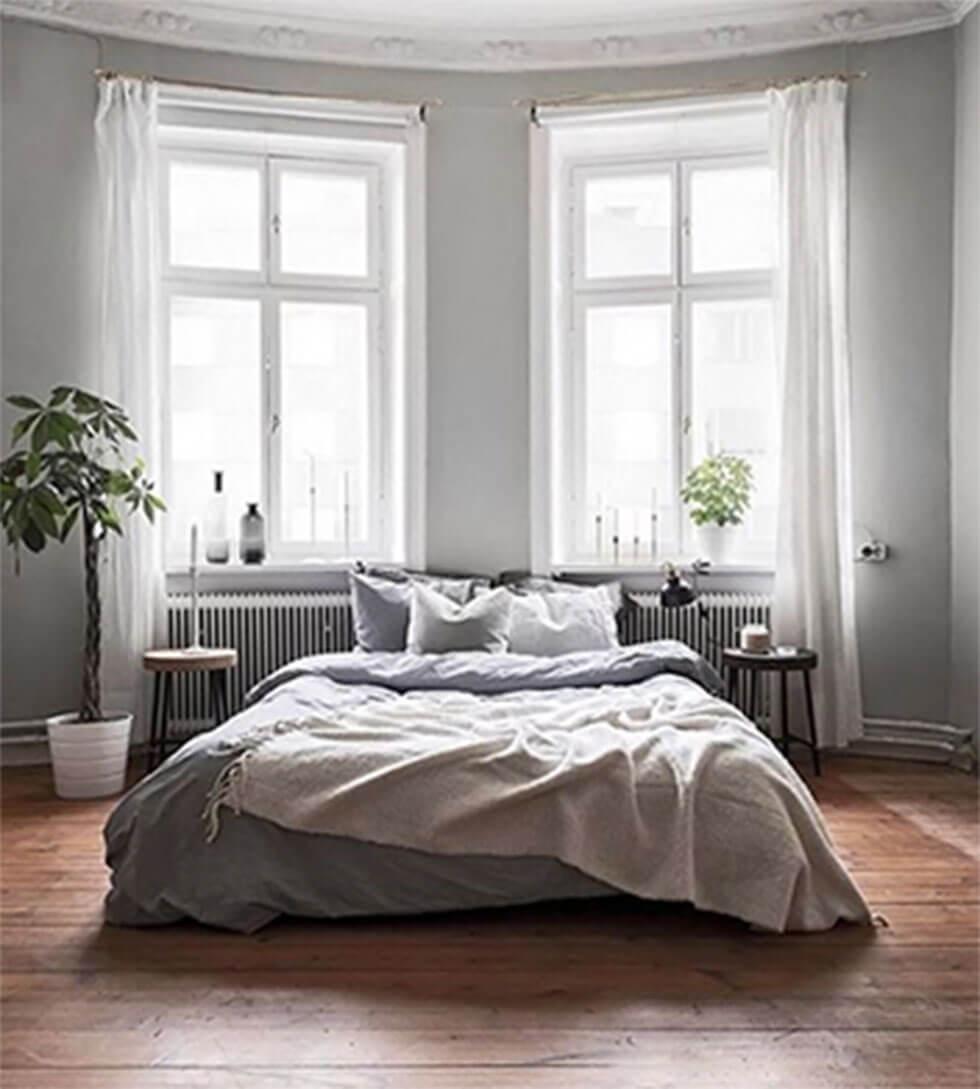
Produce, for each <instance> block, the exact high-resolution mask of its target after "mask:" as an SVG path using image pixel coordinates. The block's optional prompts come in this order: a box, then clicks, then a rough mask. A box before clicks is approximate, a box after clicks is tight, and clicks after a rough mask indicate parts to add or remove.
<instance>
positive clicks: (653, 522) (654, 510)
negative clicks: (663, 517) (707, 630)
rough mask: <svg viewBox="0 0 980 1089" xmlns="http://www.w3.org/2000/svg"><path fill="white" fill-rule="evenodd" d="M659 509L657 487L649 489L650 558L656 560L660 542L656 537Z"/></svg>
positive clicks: (658, 527)
mask: <svg viewBox="0 0 980 1089" xmlns="http://www.w3.org/2000/svg"><path fill="white" fill-rule="evenodd" d="M659 521H660V511H659V508H658V507H657V489H656V488H651V489H650V559H651V560H656V558H657V552H658V550H659V547H660V542H659V540H658V539H657V537H658V532H659V529H660V526H659Z"/></svg>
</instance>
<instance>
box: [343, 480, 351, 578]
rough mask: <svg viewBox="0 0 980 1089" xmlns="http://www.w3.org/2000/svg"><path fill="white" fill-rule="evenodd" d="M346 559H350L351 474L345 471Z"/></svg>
mask: <svg viewBox="0 0 980 1089" xmlns="http://www.w3.org/2000/svg"><path fill="white" fill-rule="evenodd" d="M344 558H345V559H349V558H350V472H349V471H347V470H346V469H345V470H344Z"/></svg>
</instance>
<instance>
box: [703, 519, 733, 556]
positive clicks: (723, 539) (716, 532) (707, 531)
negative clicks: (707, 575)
mask: <svg viewBox="0 0 980 1089" xmlns="http://www.w3.org/2000/svg"><path fill="white" fill-rule="evenodd" d="M694 537H695V540H696V541H697V545H698V559H704V560H710V561H711V562H712V563H713V564H723V563H728V559H729V556H731V552H732V544H733V542H734V538H735V527H734V526H716V525H706V526H695V527H694Z"/></svg>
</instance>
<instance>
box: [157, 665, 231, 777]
mask: <svg viewBox="0 0 980 1089" xmlns="http://www.w3.org/2000/svg"><path fill="white" fill-rule="evenodd" d="M236 665H238V651H237V650H233V649H232V648H230V647H203V648H202V649H200V650H188V649H184V650H173V649H170V650H148V651H147V652H146V653H145V654H144V655H143V668H144V669H145V670H146V671H147V672H149V673H152V674H153V713H152V715H151V716H150V745H149V752H148V754H147V765H148V767H149V768H150V769H151V770H152V769H153V768H155V767H157V766H158V765H159V764H161V763H163V758H164V757H165V756H166V754H167V744H168V739H167V730H168V728H169V725H170V715H171V712H172V710H173V679H174V674H175V673H207V674H208V704H209V708H208V709H209V711H210V713H211V717H212V718H213V719H214V724H215V726H218V725H220V724H221V723H222V722H223V721H224V720H225V719H226V718H227V717H228V670H229V669H234V668H235V666H236Z"/></svg>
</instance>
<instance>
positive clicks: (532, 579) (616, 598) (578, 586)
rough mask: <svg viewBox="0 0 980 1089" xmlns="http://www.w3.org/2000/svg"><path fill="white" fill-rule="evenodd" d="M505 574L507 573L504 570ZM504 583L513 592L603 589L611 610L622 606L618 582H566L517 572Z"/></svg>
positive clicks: (559, 592)
mask: <svg viewBox="0 0 980 1089" xmlns="http://www.w3.org/2000/svg"><path fill="white" fill-rule="evenodd" d="M505 574H507V573H506V572H505ZM505 585H506V586H507V587H508V589H510V590H512V591H513V592H514V593H515V594H521V595H525V596H526V595H527V594H580V593H589V592H590V591H592V590H597V589H601V590H605V592H606V594H607V595H608V597H609V600H610V602H612V607H613V612H614V613H618V612H619V610H620V609H621V608H622V607H623V588H622V586H621V585H620V583H618V582H603V583H601V584H600V585H599V586H591V585H589V584H587V583H578V582H568V581H566V580H565V579H556V578H548V577H547V576H545V575H527V574H517V575H515V576H514V577H513V578H510V579H509V580H508V581H507V582H506V583H505Z"/></svg>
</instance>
